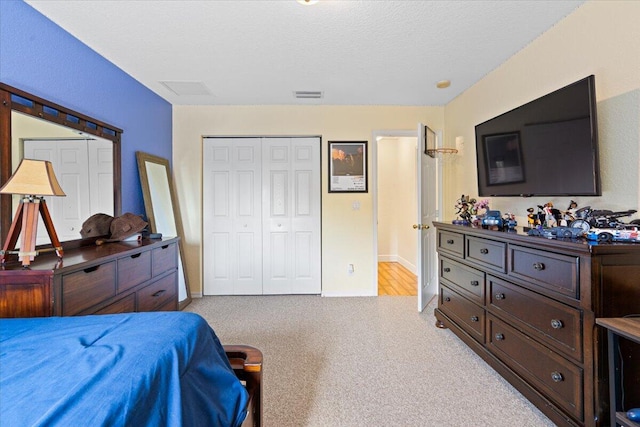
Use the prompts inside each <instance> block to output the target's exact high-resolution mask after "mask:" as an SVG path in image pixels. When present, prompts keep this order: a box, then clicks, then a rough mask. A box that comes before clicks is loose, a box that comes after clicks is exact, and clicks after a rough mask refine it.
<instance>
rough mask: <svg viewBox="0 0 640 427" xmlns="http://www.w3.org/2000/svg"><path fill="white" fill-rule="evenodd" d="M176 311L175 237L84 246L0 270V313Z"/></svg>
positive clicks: (176, 263) (176, 259) (13, 263)
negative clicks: (26, 265)
mask: <svg viewBox="0 0 640 427" xmlns="http://www.w3.org/2000/svg"><path fill="white" fill-rule="evenodd" d="M177 309H178V239H177V238H173V239H164V240H146V239H145V240H143V241H142V243H137V242H135V243H129V242H120V243H107V244H104V245H102V246H94V245H92V246H84V247H81V248H77V249H71V250H68V251H65V253H64V257H63V259H62V260H61V261H59V260H58V258H57V257H56V256H55V254H53V253H46V254H42V255H39V256H37V257H36V259H35V261H34V262H33V263H32V264H31V266H30V268H29V269H23V268H22V265H20V264H19V263H17V262H12V263H7V264H6V265H5V266H4V268H3V269H1V270H0V317H37V316H76V315H86V314H113V313H124V312H134V311H160V310H165V311H170V310H177Z"/></svg>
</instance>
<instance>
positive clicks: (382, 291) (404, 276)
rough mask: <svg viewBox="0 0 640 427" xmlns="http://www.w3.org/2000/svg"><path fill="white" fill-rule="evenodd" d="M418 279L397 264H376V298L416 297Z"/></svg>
mask: <svg viewBox="0 0 640 427" xmlns="http://www.w3.org/2000/svg"><path fill="white" fill-rule="evenodd" d="M417 283H418V278H417V277H416V275H415V274H413V273H411V272H410V271H409V270H407V269H406V268H404V267H403V266H402V265H401V264H400V263H398V262H379V263H378V296H383V295H387V296H416V294H417Z"/></svg>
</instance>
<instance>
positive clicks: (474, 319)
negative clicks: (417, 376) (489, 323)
mask: <svg viewBox="0 0 640 427" xmlns="http://www.w3.org/2000/svg"><path fill="white" fill-rule="evenodd" d="M478 320H480V318H478V316H471V321H472V322H477V321H478Z"/></svg>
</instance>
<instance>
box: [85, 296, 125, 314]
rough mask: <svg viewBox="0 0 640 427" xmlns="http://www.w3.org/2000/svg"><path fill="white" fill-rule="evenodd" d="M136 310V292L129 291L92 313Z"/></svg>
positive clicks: (115, 312)
mask: <svg viewBox="0 0 640 427" xmlns="http://www.w3.org/2000/svg"><path fill="white" fill-rule="evenodd" d="M134 311H136V294H135V293H131V294H129V295H127V296H126V297H124V298H121V299H119V300H118V301H116V302H114V303H111V304H109V305H108V306H106V307H104V308H101V309H100V310H98V311H96V312H95V313H93V314H119V313H132V312H134Z"/></svg>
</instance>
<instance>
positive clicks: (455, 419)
mask: <svg viewBox="0 0 640 427" xmlns="http://www.w3.org/2000/svg"><path fill="white" fill-rule="evenodd" d="M416 305H417V304H416V298H415V297H365V298H322V297H319V296H301V295H291V296H219V297H217V296H216V297H204V298H200V299H194V300H193V302H192V303H191V304H190V305H189V306H188V307H187V308H186V311H192V312H195V313H198V314H200V315H202V316H203V317H204V318H205V319H207V321H208V322H209V324H210V325H211V326H212V327H213V329H214V330H215V331H216V334H217V335H218V336H219V338H220V340H221V341H222V343H223V344H247V345H252V346H254V347H257V348H259V349H260V350H262V352H263V354H264V373H263V375H264V384H263V387H264V388H263V392H264V396H263V404H264V407H263V411H264V425H265V426H266V427H286V426H295V427H301V426H318V427H321V426H322V427H324V426H344V427H347V426H349V427H350V426H354V427H355V426H438V427H440V426H443V427H448V426H491V427H502V426H504V427H525V426H531V427H544V426H553V425H554V424H553V423H552V422H551V421H550V420H549V419H548V418H546V417H545V416H544V415H543V414H542V413H541V412H540V411H539V410H538V409H537V408H535V407H534V406H533V405H532V404H531V403H529V402H528V401H527V400H526V399H525V398H524V397H523V396H522V395H521V394H520V393H519V392H518V391H517V390H515V389H514V388H513V387H512V386H511V385H510V384H508V383H507V382H506V381H505V380H504V379H502V377H500V376H499V375H498V374H497V373H496V372H495V371H494V370H493V369H492V368H491V367H489V366H488V365H487V364H486V363H485V362H484V361H483V360H482V359H480V357H479V356H477V355H476V354H475V353H474V352H473V351H471V350H470V349H469V348H468V347H466V345H465V344H464V343H462V341H460V340H459V339H458V338H457V337H456V336H455V335H454V334H453V333H452V332H451V331H450V330H448V329H438V328H436V327H435V317H434V316H433V308H434V307H433V306H429V307H427V309H426V310H425V311H424V312H423V313H418V311H417V307H416Z"/></svg>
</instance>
